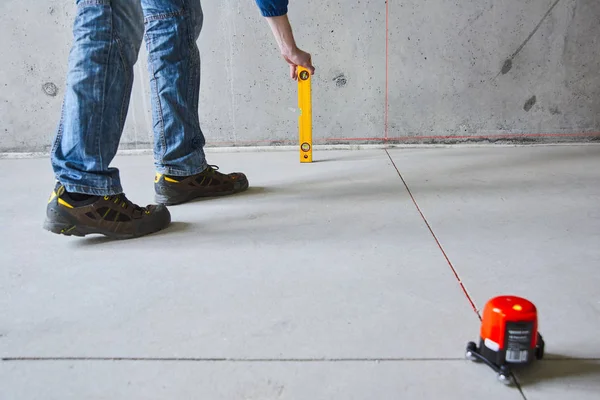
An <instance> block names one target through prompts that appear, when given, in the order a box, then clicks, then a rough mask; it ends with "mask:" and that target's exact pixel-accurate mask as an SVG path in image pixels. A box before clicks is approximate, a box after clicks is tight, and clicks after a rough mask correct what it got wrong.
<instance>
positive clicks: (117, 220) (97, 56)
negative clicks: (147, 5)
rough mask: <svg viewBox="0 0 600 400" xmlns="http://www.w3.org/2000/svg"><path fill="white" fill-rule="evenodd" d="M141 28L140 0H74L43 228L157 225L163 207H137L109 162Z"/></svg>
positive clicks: (138, 231)
mask: <svg viewBox="0 0 600 400" xmlns="http://www.w3.org/2000/svg"><path fill="white" fill-rule="evenodd" d="M143 33H144V25H143V15H142V10H141V7H140V2H139V0H78V1H77V15H76V17H75V23H74V27H73V34H74V43H73V46H72V49H71V53H70V57H69V73H68V76H67V86H66V89H65V97H64V101H63V109H62V115H61V120H60V124H59V127H58V132H57V134H56V139H55V142H54V146H53V148H52V158H51V159H52V166H53V168H54V171H55V174H56V178H57V180H58V181H59V182H58V184H57V185H56V187H55V189H54V191H53V192H52V195H51V196H50V200H49V202H48V206H47V208H46V221H45V222H44V228H45V229H47V230H49V231H51V232H53V233H57V234H63V235H69V236H70V235H75V236H85V235H88V234H94V233H99V234H103V235H106V236H110V237H114V238H122V239H124V238H132V237H138V236H143V235H147V234H150V233H153V232H156V231H159V230H161V229H163V228H165V227H166V226H168V225H169V223H170V221H171V216H170V213H169V211H168V210H167V209H166V208H165V207H164V206H148V207H145V208H142V207H139V206H137V205H135V204H134V203H132V202H131V201H129V200H128V199H127V198H126V197H125V195H124V194H123V193H122V192H123V190H122V188H121V182H120V180H119V171H118V170H117V169H116V168H109V165H110V163H111V161H112V160H113V158H114V156H115V154H116V152H117V149H118V146H119V141H120V139H121V134H122V132H123V125H124V123H125V117H126V115H127V109H128V106H129V98H130V95H131V87H132V83H133V65H134V64H135V62H136V59H137V56H138V51H139V48H140V46H141V41H142V37H143Z"/></svg>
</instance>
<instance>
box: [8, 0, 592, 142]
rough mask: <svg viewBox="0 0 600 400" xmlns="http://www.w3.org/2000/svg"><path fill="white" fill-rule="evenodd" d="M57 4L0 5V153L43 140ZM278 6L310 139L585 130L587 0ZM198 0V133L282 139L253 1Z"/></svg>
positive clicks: (52, 94)
mask: <svg viewBox="0 0 600 400" xmlns="http://www.w3.org/2000/svg"><path fill="white" fill-rule="evenodd" d="M73 3H74V1H72V0H44V1H41V0H33V1H22V0H2V2H0V34H1V37H2V39H1V41H0V56H1V60H2V61H1V64H0V89H1V90H0V152H7V151H43V150H46V149H47V148H48V145H49V143H50V141H51V139H52V137H53V135H54V131H55V127H56V124H57V122H58V117H59V112H60V103H61V98H62V94H63V91H64V77H65V73H66V60H67V55H68V51H69V46H70V42H71V31H70V29H71V24H72V17H73V13H74V5H73ZM291 3H292V4H291V7H290V17H291V20H292V22H293V25H294V29H295V32H296V37H297V40H298V42H299V44H300V45H301V47H303V48H305V49H306V50H307V51H310V52H311V53H312V54H313V57H314V61H315V64H316V67H317V69H318V70H317V75H316V76H315V77H314V81H313V90H314V98H313V102H314V113H315V115H314V138H315V140H316V141H318V142H329V143H340V142H364V141H366V142H373V141H375V142H377V141H379V142H380V141H382V140H383V139H384V138H385V137H387V138H388V139H389V140H390V141H400V142H403V141H407V140H417V141H430V140H442V141H443V140H462V139H464V138H465V137H467V138H473V139H482V138H492V139H496V138H498V137H506V136H508V137H512V136H510V135H515V137H518V138H539V136H536V135H538V134H546V133H550V134H560V135H571V134H580V133H586V132H587V133H590V136H592V135H591V133H593V132H598V131H600V121H599V120H598V113H599V112H600V56H599V54H600V51H599V50H600V24H599V23H598V21H599V19H600V1H598V0H461V1H448V0H405V1H400V0H391V1H390V3H389V5H388V6H389V8H388V9H386V2H385V0H360V1H359V0H337V1H336V0H332V1H327V2H323V1H317V0H302V1H293V0H292V1H291ZM324 4H325V5H324ZM203 7H204V12H205V25H204V31H203V34H202V36H201V38H200V40H199V45H200V47H201V54H202V58H203V66H202V95H201V107H200V113H201V121H202V126H203V129H204V131H205V134H206V136H207V140H208V144H209V145H230V144H236V145H249V144H278V143H290V142H291V143H295V141H296V138H297V114H296V111H295V107H296V106H297V97H296V86H295V83H294V82H293V81H291V80H289V79H288V77H287V73H288V71H287V67H286V65H285V64H284V62H283V61H282V60H281V59H280V57H279V55H278V53H277V50H276V47H275V43H274V40H273V39H272V37H271V35H270V31H269V29H268V26H267V25H266V23H265V22H264V21H262V18H261V17H260V15H259V13H258V11H257V9H256V6H255V4H254V0H219V1H206V0H205V1H204V2H203ZM386 15H387V18H386ZM386 20H387V21H388V24H386ZM540 22H541V23H540ZM386 25H387V27H388V28H386ZM386 38H387V41H388V46H387V52H386ZM386 53H387V57H386ZM145 57H146V54H145V51H144V50H142V54H141V55H140V61H139V63H138V65H137V66H136V73H137V77H136V82H135V88H134V94H133V101H132V103H131V108H130V113H129V119H128V122H127V126H126V129H125V132H124V136H123V140H122V146H123V147H127V148H149V147H150V146H151V143H152V134H151V131H150V129H151V120H150V119H151V117H150V112H149V97H148V94H149V93H148V84H147V73H146V62H145ZM386 67H387V70H388V79H386ZM386 94H387V96H386ZM386 97H387V98H388V104H389V107H388V113H387V114H386V107H385V105H386ZM448 137H449V138H448ZM550 139H551V140H554V139H557V137H554V136H552V137H551V138H550Z"/></svg>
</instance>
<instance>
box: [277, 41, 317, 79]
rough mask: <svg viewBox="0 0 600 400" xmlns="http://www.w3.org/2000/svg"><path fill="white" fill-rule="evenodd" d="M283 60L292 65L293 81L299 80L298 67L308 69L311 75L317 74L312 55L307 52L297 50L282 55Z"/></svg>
mask: <svg viewBox="0 0 600 400" xmlns="http://www.w3.org/2000/svg"><path fill="white" fill-rule="evenodd" d="M282 55H283V58H284V59H285V61H287V63H288V64H289V65H290V78H292V79H293V80H297V79H298V66H301V67H304V68H306V69H308V71H309V72H310V74H311V75H312V74H314V73H315V67H314V66H313V65H312V60H311V57H310V54H308V53H307V52H305V51H302V50H300V49H299V48H297V47H296V48H295V49H294V50H292V51H290V52H289V53H287V54H285V53H284V54H282Z"/></svg>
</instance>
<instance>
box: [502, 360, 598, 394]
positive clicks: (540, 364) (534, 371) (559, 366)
mask: <svg viewBox="0 0 600 400" xmlns="http://www.w3.org/2000/svg"><path fill="white" fill-rule="evenodd" d="M514 373H515V374H516V375H517V377H518V379H519V383H520V384H521V386H522V387H527V386H532V385H537V384H539V383H545V382H551V381H555V382H560V381H563V382H566V381H568V382H572V381H573V380H574V379H576V378H582V379H585V382H586V385H588V386H590V389H592V388H596V389H598V390H600V359H574V358H569V357H565V356H561V355H556V354H546V355H545V356H544V359H543V360H540V361H536V362H534V363H533V364H531V365H529V366H527V367H522V368H518V369H517V368H515V369H514Z"/></svg>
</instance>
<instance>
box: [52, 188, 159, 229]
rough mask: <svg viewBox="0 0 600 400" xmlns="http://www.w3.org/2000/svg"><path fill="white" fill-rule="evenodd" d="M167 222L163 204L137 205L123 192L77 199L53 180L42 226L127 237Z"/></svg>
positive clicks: (156, 227) (157, 227)
mask: <svg viewBox="0 0 600 400" xmlns="http://www.w3.org/2000/svg"><path fill="white" fill-rule="evenodd" d="M72 196H75V195H72ZM170 223H171V214H170V213H169V210H167V208H166V207H165V206H163V205H151V206H148V207H139V206H137V205H136V204H133V203H132V202H131V201H129V200H128V199H127V198H126V197H125V195H124V194H119V195H115V196H89V197H88V198H87V199H85V200H79V201H78V200H74V199H73V198H72V197H71V196H69V193H67V192H66V190H65V188H64V186H62V185H61V184H57V185H56V188H55V189H54V191H53V192H52V195H51V196H50V200H49V201H48V206H47V208H46V221H45V222H44V229H46V230H48V231H50V232H53V233H57V234H61V235H67V236H71V235H74V236H86V235H89V234H93V233H98V234H101V235H105V236H108V237H110V238H114V239H130V238H135V237H139V236H144V235H148V234H150V233H154V232H158V231H160V230H161V229H164V228H166V227H167V226H168V225H169V224H170Z"/></svg>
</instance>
